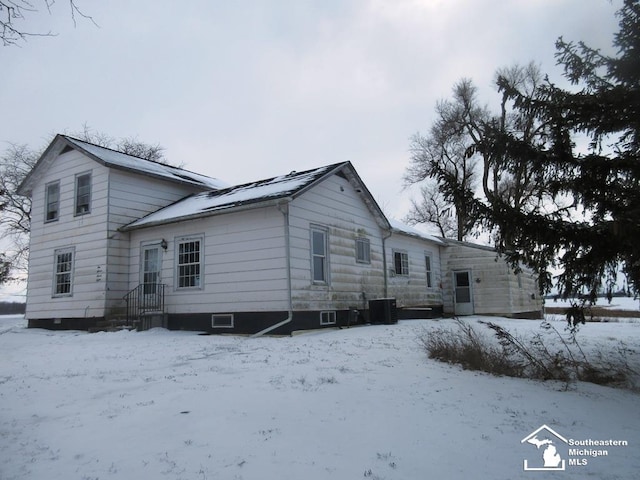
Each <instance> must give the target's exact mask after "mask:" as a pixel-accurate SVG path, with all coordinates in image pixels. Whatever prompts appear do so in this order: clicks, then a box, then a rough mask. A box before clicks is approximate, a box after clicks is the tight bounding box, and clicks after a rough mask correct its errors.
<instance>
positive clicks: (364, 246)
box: [356, 238, 371, 263]
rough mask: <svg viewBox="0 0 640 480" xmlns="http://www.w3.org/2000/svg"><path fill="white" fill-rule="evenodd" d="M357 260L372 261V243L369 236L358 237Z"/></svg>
mask: <svg viewBox="0 0 640 480" xmlns="http://www.w3.org/2000/svg"><path fill="white" fill-rule="evenodd" d="M356 262H358V263H371V244H370V243H369V239H368V238H356Z"/></svg>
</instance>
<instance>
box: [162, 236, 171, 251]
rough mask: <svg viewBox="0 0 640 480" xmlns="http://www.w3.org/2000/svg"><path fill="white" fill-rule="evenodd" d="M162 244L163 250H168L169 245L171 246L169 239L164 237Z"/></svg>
mask: <svg viewBox="0 0 640 480" xmlns="http://www.w3.org/2000/svg"><path fill="white" fill-rule="evenodd" d="M160 246H161V247H162V249H163V250H166V249H167V247H168V246H169V244H168V243H167V241H166V240H165V239H164V238H163V239H162V241H161V242H160Z"/></svg>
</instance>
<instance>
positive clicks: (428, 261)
mask: <svg viewBox="0 0 640 480" xmlns="http://www.w3.org/2000/svg"><path fill="white" fill-rule="evenodd" d="M424 263H425V269H426V273H427V288H433V270H432V268H431V265H432V264H433V262H432V261H431V255H430V254H428V253H426V254H425V255H424Z"/></svg>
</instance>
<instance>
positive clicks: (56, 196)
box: [44, 182, 60, 222]
mask: <svg viewBox="0 0 640 480" xmlns="http://www.w3.org/2000/svg"><path fill="white" fill-rule="evenodd" d="M45 203H46V211H45V217H44V221H45V222H53V221H55V220H58V216H59V215H60V210H59V209H60V182H52V183H49V184H47V187H46V191H45Z"/></svg>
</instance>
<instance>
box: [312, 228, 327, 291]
mask: <svg viewBox="0 0 640 480" xmlns="http://www.w3.org/2000/svg"><path fill="white" fill-rule="evenodd" d="M327 237H328V233H327V230H326V229H324V228H322V227H311V279H312V280H313V282H314V283H328V281H329V275H328V269H327V265H328V249H327Z"/></svg>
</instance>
